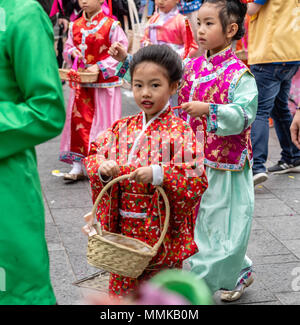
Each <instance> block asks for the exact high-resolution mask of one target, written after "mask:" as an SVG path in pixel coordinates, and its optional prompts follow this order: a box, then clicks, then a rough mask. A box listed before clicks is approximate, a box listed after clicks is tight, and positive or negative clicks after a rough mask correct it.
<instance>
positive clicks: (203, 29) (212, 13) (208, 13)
mask: <svg viewBox="0 0 300 325" xmlns="http://www.w3.org/2000/svg"><path fill="white" fill-rule="evenodd" d="M197 24H198V29H197V39H198V41H199V43H200V44H201V45H202V47H203V48H204V49H205V50H209V51H210V54H211V55H213V54H215V53H218V52H220V51H221V50H223V49H224V48H226V47H227V46H228V45H229V44H230V42H231V39H230V38H229V39H228V35H227V33H226V34H224V31H223V29H222V24H221V21H220V18H219V9H218V8H217V7H216V5H214V4H212V3H204V4H203V5H202V6H201V7H200V9H199V11H198V19H197Z"/></svg>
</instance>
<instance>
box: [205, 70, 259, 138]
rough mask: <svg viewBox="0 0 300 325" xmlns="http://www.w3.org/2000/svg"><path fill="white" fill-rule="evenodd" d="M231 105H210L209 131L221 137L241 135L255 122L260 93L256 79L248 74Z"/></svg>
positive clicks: (243, 77) (242, 80)
mask: <svg viewBox="0 0 300 325" xmlns="http://www.w3.org/2000/svg"><path fill="white" fill-rule="evenodd" d="M232 96H233V99H232V102H231V103H229V104H222V105H221V104H210V105H209V116H208V119H207V122H208V123H207V131H209V132H212V133H215V134H217V135H220V136H227V135H234V134H240V133H241V132H242V131H243V130H245V129H246V128H247V127H249V126H250V125H251V124H252V123H253V122H254V120H255V117H256V111H257V99H258V91H257V86H256V82H255V79H254V77H253V76H252V75H251V74H250V73H249V72H246V73H245V74H243V76H242V77H241V78H240V80H239V82H238V84H237V86H236V88H235V89H234V90H233V94H232Z"/></svg>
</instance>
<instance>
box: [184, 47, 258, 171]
mask: <svg viewBox="0 0 300 325" xmlns="http://www.w3.org/2000/svg"><path fill="white" fill-rule="evenodd" d="M187 60H188V62H187V64H186V66H185V77H184V84H183V86H182V88H181V90H180V92H179V103H183V102H188V101H196V100H198V101H203V102H206V103H211V105H210V120H211V130H210V132H205V131H206V128H207V119H206V117H202V118H199V117H197V118H192V117H190V116H189V115H187V114H186V113H185V112H180V116H181V117H182V118H183V119H185V120H186V121H188V122H189V123H190V125H191V127H192V128H193V130H194V132H195V133H197V132H204V134H205V149H204V153H205V165H207V166H209V167H212V168H215V169H222V170H235V171H238V170H242V169H243V167H244V165H245V161H246V159H247V158H248V160H249V163H250V165H251V166H252V146H251V139H250V130H251V128H250V126H248V119H247V115H246V113H245V112H244V118H245V124H244V125H245V128H244V131H243V132H242V133H240V134H238V135H230V136H218V135H216V134H215V132H216V130H217V123H218V119H217V104H229V103H231V102H232V100H233V95H234V90H235V88H236V85H237V83H238V81H239V79H240V78H241V76H242V75H243V74H244V73H245V72H246V71H249V70H248V68H247V66H246V65H245V64H244V63H243V62H242V61H240V60H239V59H238V58H237V57H236V55H235V54H234V53H233V52H232V50H231V48H227V49H225V50H223V51H222V52H220V53H218V54H216V55H214V56H211V57H209V58H206V57H205V56H201V57H200V58H194V59H187Z"/></svg>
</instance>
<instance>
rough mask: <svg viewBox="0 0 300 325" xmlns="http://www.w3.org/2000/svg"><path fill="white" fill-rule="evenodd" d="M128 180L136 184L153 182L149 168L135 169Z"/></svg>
mask: <svg viewBox="0 0 300 325" xmlns="http://www.w3.org/2000/svg"><path fill="white" fill-rule="evenodd" d="M129 179H130V180H135V181H136V182H138V183H144V184H148V183H152V182H153V173H152V168H151V167H140V168H137V169H136V170H135V171H134V172H133V173H132V175H131V177H130V178H129Z"/></svg>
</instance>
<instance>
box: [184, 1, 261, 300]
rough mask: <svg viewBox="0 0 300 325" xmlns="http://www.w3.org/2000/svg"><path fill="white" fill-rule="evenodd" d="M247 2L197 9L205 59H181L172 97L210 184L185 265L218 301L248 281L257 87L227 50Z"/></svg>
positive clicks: (233, 294)
mask: <svg viewBox="0 0 300 325" xmlns="http://www.w3.org/2000/svg"><path fill="white" fill-rule="evenodd" d="M246 11H247V5H246V4H244V3H242V2H241V1H239V0H228V1H225V0H205V1H204V3H203V5H202V7H201V8H200V10H199V12H198V32H197V37H198V40H199V42H200V44H201V45H202V46H203V47H204V48H205V49H206V53H205V55H204V56H201V57H199V58H193V59H188V60H187V62H186V72H185V76H184V80H183V86H182V88H181V90H180V94H179V102H181V103H182V109H183V111H182V112H181V116H182V117H183V118H184V119H186V120H187V121H189V123H190V125H191V126H192V128H193V130H194V132H195V133H199V134H201V133H202V134H204V138H205V165H206V171H207V177H208V182H209V186H208V189H207V190H206V192H205V193H204V195H203V196H202V199H201V204H200V208H199V211H198V216H197V222H196V229H195V241H196V244H197V246H198V250H199V252H198V253H196V254H195V255H193V256H192V257H191V258H189V262H190V265H191V270H192V271H193V272H195V273H196V274H197V275H198V276H199V278H204V279H205V281H206V283H207V284H208V285H209V287H210V288H211V290H212V291H217V290H219V289H225V290H224V291H223V292H222V293H221V299H222V300H226V301H233V300H236V299H239V298H240V296H241V295H242V293H243V291H244V289H245V288H246V287H247V286H249V285H250V284H251V283H252V282H253V277H252V262H251V260H250V259H249V258H248V257H247V256H246V250H247V245H248V239H249V235H250V230H251V223H252V216H253V210H254V188H253V175H252V170H251V167H252V148H251V141H250V125H251V123H252V122H253V121H254V119H255V115H256V110H257V96H258V92H257V87H256V83H255V79H254V77H253V76H252V75H251V73H250V72H249V70H248V68H247V66H246V65H245V64H244V63H243V62H242V61H241V60H239V59H238V58H237V57H236V55H235V54H234V52H233V51H232V48H231V43H232V41H233V40H239V39H241V38H242V37H243V34H244V28H243V24H244V17H245V14H246Z"/></svg>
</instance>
